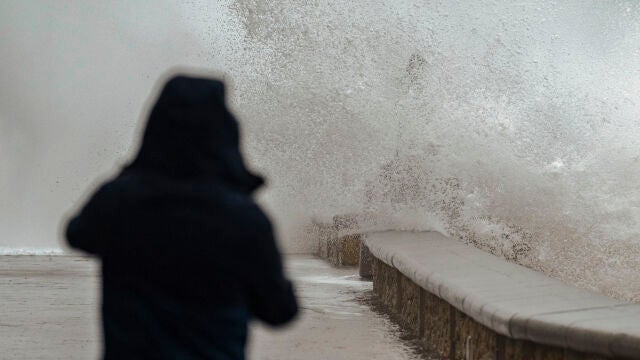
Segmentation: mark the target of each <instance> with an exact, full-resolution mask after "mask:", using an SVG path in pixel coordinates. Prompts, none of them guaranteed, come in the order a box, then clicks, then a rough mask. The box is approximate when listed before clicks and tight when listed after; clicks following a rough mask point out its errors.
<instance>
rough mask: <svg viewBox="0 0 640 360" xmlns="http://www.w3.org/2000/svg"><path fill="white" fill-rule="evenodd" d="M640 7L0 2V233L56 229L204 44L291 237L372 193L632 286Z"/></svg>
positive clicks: (538, 263)
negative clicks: (170, 76) (170, 75)
mask: <svg viewBox="0 0 640 360" xmlns="http://www.w3.org/2000/svg"><path fill="white" fill-rule="evenodd" d="M639 19H640V4H639V3H638V2H637V1H608V2H596V1H582V0H580V1H578V0H574V1H520V2H518V3H510V2H509V3H504V4H501V3H500V2H494V1H476V2H473V3H472V2H463V1H460V2H453V1H408V0H403V1H393V2H388V1H378V2H345V1H338V0H333V1H330V0H319V1H312V2H311V1H310V2H289V1H278V2H273V1H266V0H253V1H251V0H242V1H241V0H238V1H210V2H209V1H189V2H186V1H180V2H178V1H109V2H105V1H84V2H75V1H56V2H53V1H3V2H0V49H2V56H0V249H2V250H0V251H4V252H19V251H32V252H33V251H36V252H46V251H50V250H55V249H59V248H60V244H61V240H60V237H59V225H60V220H61V218H62V217H63V215H64V214H65V212H67V211H69V210H70V209H72V208H73V207H74V206H76V205H77V204H78V200H79V199H81V198H82V196H83V194H84V191H85V190H87V189H88V187H89V185H90V184H92V183H94V181H95V180H96V179H98V178H104V177H106V176H109V175H110V174H111V173H112V171H114V164H115V166H116V167H117V166H120V165H122V164H123V163H124V162H126V160H127V159H129V157H130V156H131V155H132V152H133V151H135V149H136V143H135V141H136V140H137V137H138V131H139V128H138V127H139V125H140V120H141V119H142V118H144V116H145V115H146V114H145V113H144V110H145V100H147V99H148V98H149V96H150V95H151V91H152V86H153V84H154V83H155V81H156V80H157V79H158V78H159V77H160V76H161V75H162V74H163V73H165V71H166V70H167V69H169V68H170V67H173V66H176V65H179V66H194V67H198V68H201V69H209V70H215V71H217V72H218V73H221V74H222V73H223V74H225V75H224V76H225V78H227V79H228V80H229V82H230V85H231V89H230V101H231V103H232V106H233V108H234V109H235V112H236V114H237V115H238V117H239V118H240V120H241V121H242V125H243V130H244V145H245V150H246V152H247V155H248V157H249V160H250V163H251V164H252V165H253V166H254V167H255V168H257V169H259V170H260V171H262V172H263V173H265V175H266V176H267V177H268V179H269V184H268V185H269V186H268V188H267V189H266V191H264V192H263V193H261V194H260V200H261V202H262V203H263V204H265V206H266V207H267V208H268V209H269V210H270V212H271V214H272V217H273V218H274V219H275V220H276V223H277V225H278V231H279V233H280V235H281V237H280V241H281V244H282V246H283V248H284V249H285V250H286V251H287V252H310V251H312V249H313V244H312V243H311V242H310V241H309V239H308V237H306V236H304V228H305V226H306V225H307V224H308V223H309V222H310V221H311V218H312V217H315V218H317V219H320V220H325V221H328V220H329V219H330V218H331V216H333V215H335V214H345V213H353V214H368V215H369V218H373V219H374V220H372V222H378V223H380V222H381V221H382V222H384V224H386V225H385V226H387V227H390V228H404V229H418V230H425V229H435V230H438V231H441V232H444V233H446V234H448V235H450V236H452V237H453V238H456V239H460V240H462V241H465V242H468V243H470V244H473V245H475V246H478V247H480V248H482V249H485V250H486V251H489V252H491V253H494V254H496V255H499V256H503V257H505V258H507V259H509V260H511V261H515V262H518V263H521V264H523V265H526V266H529V267H531V268H534V269H536V270H539V271H543V272H545V273H547V274H549V275H551V276H554V277H558V278H561V279H563V280H566V281H568V282H571V283H575V284H577V285H579V286H582V287H586V288H590V289H594V290H598V291H601V292H604V293H606V294H609V295H612V296H616V297H619V298H624V299H628V300H635V301H640V283H639V282H638V281H637V274H638V272H639V271H640V222H639V220H640V189H639V187H638V184H637V180H636V179H638V177H639V176H640V127H639V126H638V125H639V121H640V61H639V59H640V20H639ZM141 116H142V117H141ZM116 169H117V168H116ZM376 219H377V220H376Z"/></svg>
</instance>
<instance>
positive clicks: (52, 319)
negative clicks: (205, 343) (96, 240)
mask: <svg viewBox="0 0 640 360" xmlns="http://www.w3.org/2000/svg"><path fill="white" fill-rule="evenodd" d="M97 269H98V267H97V265H96V263H95V262H94V261H92V260H90V259H87V258H83V257H73V256H0V359H95V358H98V356H99V353H100V341H99V339H100V330H99V315H98V312H97V306H98V302H99V297H98V290H99V278H98V271H97ZM287 271H288V273H289V274H290V276H291V277H292V278H293V279H294V281H295V283H296V288H297V293H298V296H299V298H300V302H301V306H302V312H301V314H300V316H299V317H298V319H297V320H296V321H295V322H294V323H293V324H291V325H289V326H287V327H285V328H282V329H270V328H268V327H266V326H263V325H260V324H253V325H252V331H251V339H250V344H249V350H248V355H249V356H248V358H249V359H257V360H270V359H274V360H275V359H279V360H287V359H309V360H314V359H318V360H320V359H323V360H324V359H335V360H339V359H349V360H351V359H353V360H357V359H385V360H387V359H388V360H395V359H430V357H429V356H428V355H426V354H424V353H420V352H419V351H418V349H417V347H416V346H415V344H413V343H412V342H411V341H409V340H406V339H404V337H403V335H402V332H401V331H400V330H399V329H398V327H397V326H396V325H394V323H393V322H392V321H391V320H389V318H388V317H386V316H385V315H383V314H381V313H379V312H376V311H374V310H372V307H371V306H369V305H370V302H371V301H372V300H371V289H372V285H371V282H367V281H361V280H360V278H359V277H358V276H357V275H356V272H357V270H356V269H354V268H347V269H344V268H343V269H338V268H333V267H331V266H329V265H327V264H326V263H325V262H324V261H322V260H320V259H317V258H314V257H309V256H290V257H289V258H288V260H287Z"/></svg>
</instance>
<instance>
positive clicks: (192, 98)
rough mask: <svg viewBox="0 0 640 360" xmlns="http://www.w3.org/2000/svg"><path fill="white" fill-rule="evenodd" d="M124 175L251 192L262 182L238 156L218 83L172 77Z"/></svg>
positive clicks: (233, 123)
mask: <svg viewBox="0 0 640 360" xmlns="http://www.w3.org/2000/svg"><path fill="white" fill-rule="evenodd" d="M127 169H129V170H144V171H149V172H155V173H158V174H162V175H165V176H168V177H173V178H180V179H194V180H197V179H209V180H213V181H216V180H217V181H220V182H222V183H224V184H225V185H228V186H231V187H234V188H237V189H239V190H242V191H246V192H252V191H254V190H255V189H257V188H258V187H259V186H260V185H262V183H263V179H262V178H261V177H260V176H258V175H255V174H253V173H252V172H251V171H249V170H248V169H247V167H246V165H245V163H244V160H243V158H242V154H241V153H240V134H239V128H238V122H237V121H236V119H235V118H234V117H233V115H232V114H231V113H230V112H229V110H228V109H227V106H226V102H225V86H224V84H223V83H222V82H221V81H218V80H213V79H206V78H192V77H187V76H175V77H173V78H171V79H170V80H169V81H168V82H167V83H166V84H165V86H164V88H163V90H162V92H161V93H160V96H159V98H158V100H157V102H156V104H155V105H154V106H153V108H152V110H151V113H150V115H149V120H148V122H147V125H146V128H145V131H144V136H143V138H142V145H141V147H140V150H139V153H138V155H137V157H136V158H135V160H134V161H133V162H132V163H131V164H130V165H129V166H128V167H127Z"/></svg>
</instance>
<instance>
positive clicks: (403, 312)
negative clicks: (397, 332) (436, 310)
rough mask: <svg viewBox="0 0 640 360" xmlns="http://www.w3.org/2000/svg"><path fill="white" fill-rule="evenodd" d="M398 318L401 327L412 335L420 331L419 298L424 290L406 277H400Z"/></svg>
mask: <svg viewBox="0 0 640 360" xmlns="http://www.w3.org/2000/svg"><path fill="white" fill-rule="evenodd" d="M399 286H400V291H399V296H400V299H399V301H400V303H399V310H400V311H399V314H398V315H399V317H400V322H401V325H403V326H404V327H405V328H406V330H408V331H409V332H411V333H412V334H413V335H418V333H419V331H420V321H421V320H420V305H421V304H420V300H421V299H420V297H421V292H423V291H424V290H423V289H422V288H420V287H419V286H418V285H416V284H415V283H414V282H413V281H411V280H410V279H409V278H407V277H406V276H403V275H400V283H399Z"/></svg>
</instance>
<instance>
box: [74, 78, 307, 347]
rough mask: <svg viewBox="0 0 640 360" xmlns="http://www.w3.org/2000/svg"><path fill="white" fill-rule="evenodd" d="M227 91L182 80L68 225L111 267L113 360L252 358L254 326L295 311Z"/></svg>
mask: <svg viewBox="0 0 640 360" xmlns="http://www.w3.org/2000/svg"><path fill="white" fill-rule="evenodd" d="M261 184H262V179H261V178H260V177H258V176H256V175H254V174H252V173H251V172H250V171H248V170H247V168H246V167H245V164H244V162H243V160H242V156H241V154H240V150H239V133H238V125H237V122H236V120H235V119H234V117H233V116H232V115H231V113H230V112H229V111H228V110H227V107H226V105H225V94H224V85H223V84H222V83H221V82H219V81H215V80H209V79H198V78H189V77H184V76H178V77H174V78H173V79H171V80H170V81H169V82H168V83H167V84H166V85H165V87H164V89H163V90H162V92H161V94H160V97H159V98H158V100H157V103H156V104H155V106H154V107H153V109H152V111H151V114H150V116H149V121H148V123H147V127H146V130H145V133H144V138H143V141H142V146H141V148H140V151H139V154H138V156H137V157H136V158H135V160H134V161H133V162H132V163H131V164H130V165H128V166H127V167H125V168H124V169H123V171H122V172H121V173H120V174H119V175H118V176H117V177H116V178H115V179H113V180H111V181H108V182H107V183H106V184H104V185H102V186H101V187H100V188H99V189H98V190H97V191H96V193H95V194H94V195H93V196H92V197H91V199H90V200H89V202H88V203H87V204H86V205H85V207H84V208H83V209H82V211H81V212H80V213H79V214H78V215H77V216H76V217H74V218H73V219H72V220H71V221H70V223H69V224H68V227H67V234H66V235H67V240H68V242H69V245H71V246H72V247H74V248H77V249H80V250H83V251H85V252H88V253H90V254H93V255H96V256H98V257H100V258H101V260H102V278H103V302H102V315H103V326H104V340H105V348H104V356H105V358H107V359H243V358H244V345H245V341H246V336H247V323H248V321H249V319H250V318H251V317H256V318H258V319H260V320H263V321H264V322H266V323H268V324H271V325H279V324H283V323H285V322H288V321H289V320H291V319H292V318H293V317H294V316H295V314H296V312H297V304H296V300H295V297H294V294H293V291H292V286H291V283H290V282H289V281H288V280H287V279H286V278H285V276H284V275H283V270H282V264H281V258H280V254H279V252H278V250H277V248H276V244H275V241H274V236H273V231H272V228H271V223H270V222H269V220H268V219H267V217H266V216H265V214H264V213H263V212H262V211H261V210H260V208H259V207H258V206H257V205H256V204H255V203H254V201H253V200H252V196H251V195H252V192H253V191H254V190H256V189H257V188H258V187H259V186H260V185H261Z"/></svg>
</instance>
